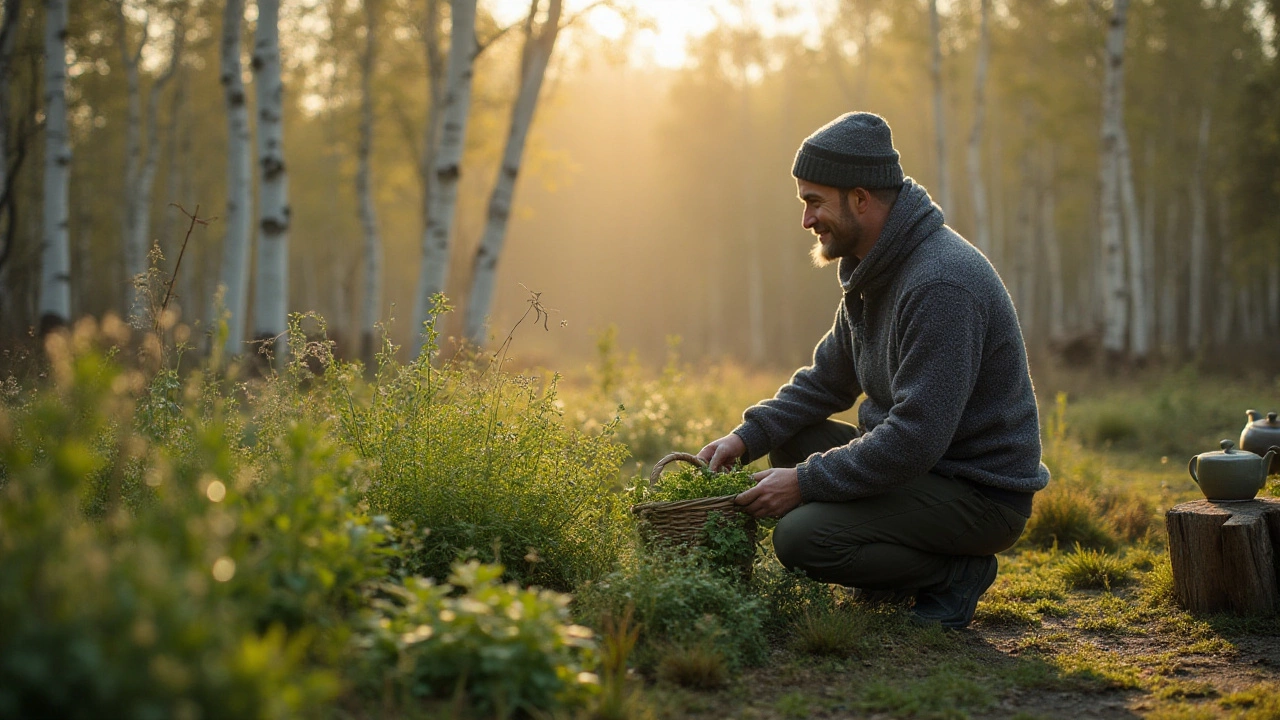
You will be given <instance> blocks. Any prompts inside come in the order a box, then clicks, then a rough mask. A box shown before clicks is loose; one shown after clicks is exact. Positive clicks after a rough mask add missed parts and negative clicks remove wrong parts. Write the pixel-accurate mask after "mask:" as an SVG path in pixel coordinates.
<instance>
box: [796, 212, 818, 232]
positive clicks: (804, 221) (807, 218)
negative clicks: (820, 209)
mask: <svg viewBox="0 0 1280 720" xmlns="http://www.w3.org/2000/svg"><path fill="white" fill-rule="evenodd" d="M817 221H818V219H817V218H816V217H814V216H813V214H812V213H810V212H809V211H807V210H806V211H805V213H804V215H803V217H801V219H800V225H801V227H803V228H804V229H805V230H808V229H809V228H812V227H813V225H814V223H816V222H817Z"/></svg>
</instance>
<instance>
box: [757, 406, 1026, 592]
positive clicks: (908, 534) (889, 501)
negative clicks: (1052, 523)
mask: <svg viewBox="0 0 1280 720" xmlns="http://www.w3.org/2000/svg"><path fill="white" fill-rule="evenodd" d="M858 435H859V431H858V429H857V428H855V427H854V426H852V425H849V424H848V423H842V422H839V421H836V420H826V421H824V422H821V423H818V424H817V425H813V426H810V427H808V428H806V429H804V430H802V431H801V432H800V433H799V434H798V435H796V436H795V437H794V438H792V439H791V440H790V441H788V442H786V443H784V444H783V445H782V446H781V447H779V448H777V449H775V450H774V451H773V452H772V453H770V454H769V462H770V464H772V465H773V466H774V467H795V466H796V465H797V464H798V463H800V462H802V461H804V460H805V459H806V458H808V457H809V456H810V455H812V454H813V453H815V452H825V451H826V450H830V449H831V448H833V447H838V446H840V445H845V444H847V443H848V442H849V441H850V440H852V439H853V438H855V437H857V436H858ZM1026 522H1027V518H1025V517H1023V516H1022V515H1020V514H1019V513H1018V512H1016V511H1015V510H1013V509H1012V508H1009V507H1006V506H1005V505H1002V504H1000V503H998V502H995V501H994V500H991V499H990V498H988V497H987V496H985V495H983V494H982V493H980V492H978V491H977V490H975V489H974V488H973V486H971V485H970V484H969V483H967V482H965V481H963V480H955V479H951V478H946V477H942V476H940V475H935V474H933V473H928V474H925V475H922V476H920V477H918V478H915V479H914V480H911V481H910V482H907V483H905V484H903V485H901V486H898V487H895V488H893V489H891V490H889V491H887V492H884V493H881V494H879V495H874V496H871V497H868V498H862V499H859V500H852V501H849V502H811V503H805V504H803V505H800V506H799V507H797V508H796V509H794V510H792V511H791V512H789V513H787V514H786V516H785V517H783V518H782V519H781V520H779V521H778V525H777V527H776V528H775V529H774V531H773V547H774V550H775V551H776V552H777V553H778V559H779V560H780V561H782V564H783V565H785V566H786V567H787V568H790V569H799V570H803V571H804V572H805V573H806V574H807V575H808V576H809V577H811V578H813V579H815V580H820V581H822V582H828V583H836V584H839V585H845V586H849V587H858V588H862V589H865V590H897V591H901V590H908V591H915V590H921V589H925V590H928V589H938V588H943V587H945V586H946V585H947V584H948V583H949V582H950V579H951V575H952V569H953V568H954V567H955V566H956V565H957V563H958V561H960V560H961V559H962V556H966V555H994V554H995V553H997V552H1000V551H1001V550H1004V549H1006V548H1008V547H1010V546H1012V545H1013V544H1014V542H1016V541H1017V540H1018V536H1019V535H1021V534H1022V529H1023V527H1024V526H1025V525H1026Z"/></svg>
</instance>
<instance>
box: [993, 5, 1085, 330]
mask: <svg viewBox="0 0 1280 720" xmlns="http://www.w3.org/2000/svg"><path fill="white" fill-rule="evenodd" d="M984 2H985V0H984ZM1046 155H1047V156H1048V157H1047V160H1046V162H1045V169H1044V180H1043V182H1042V183H1041V188H1040V189H1041V193H1042V194H1041V196H1040V203H1039V205H1040V234H1041V238H1042V242H1043V243H1044V257H1045V272H1046V273H1047V274H1048V276H1049V340H1050V341H1051V342H1058V341H1061V340H1062V339H1063V338H1065V337H1066V335H1067V324H1066V293H1065V292H1064V289H1063V288H1064V283H1063V278H1062V272H1063V271H1062V244H1061V243H1060V242H1059V241H1058V208H1057V193H1056V188H1055V187H1054V186H1055V182H1054V169H1055V165H1054V153H1053V150H1052V147H1050V149H1049V151H1048V152H1047V153H1046Z"/></svg>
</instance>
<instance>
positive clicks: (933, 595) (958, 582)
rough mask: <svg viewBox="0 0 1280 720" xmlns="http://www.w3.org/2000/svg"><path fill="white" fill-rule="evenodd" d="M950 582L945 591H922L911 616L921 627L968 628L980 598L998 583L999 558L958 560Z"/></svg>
mask: <svg viewBox="0 0 1280 720" xmlns="http://www.w3.org/2000/svg"><path fill="white" fill-rule="evenodd" d="M959 560H960V561H959V562H957V563H956V568H955V570H954V571H953V572H952V574H951V579H950V581H949V582H948V583H947V584H946V585H945V586H942V587H937V588H929V589H927V590H921V591H920V592H919V593H917V594H916V604H915V607H914V608H912V610H911V612H912V614H913V615H914V616H915V618H914V619H915V621H916V622H917V623H919V624H921V625H931V624H933V623H938V624H941V625H942V627H945V628H963V627H967V626H968V625H969V623H970V622H972V621H973V613H974V611H975V610H976V609H977V607H978V598H980V597H982V593H984V592H986V591H987V588H989V587H991V583H993V582H995V580H996V568H997V565H998V564H997V562H996V556H995V555H983V556H970V557H965V558H961V559H959Z"/></svg>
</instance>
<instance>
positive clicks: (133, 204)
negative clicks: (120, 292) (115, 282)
mask: <svg viewBox="0 0 1280 720" xmlns="http://www.w3.org/2000/svg"><path fill="white" fill-rule="evenodd" d="M147 25H148V23H147V22H146V21H144V22H143V25H142V39H140V40H139V41H138V49H137V51H136V52H130V51H129V40H128V29H129V23H128V20H126V19H125V16H124V3H123V2H120V3H118V4H117V5H116V45H117V46H118V47H119V49H120V61H121V64H122V66H123V68H124V77H125V93H126V101H125V124H124V217H123V223H122V227H121V231H120V237H121V241H122V243H123V245H124V248H123V250H124V252H123V253H121V254H122V255H123V257H124V281H125V288H126V291H125V295H124V296H125V305H124V313H123V314H124V316H125V317H127V318H141V317H142V316H143V315H145V314H146V308H145V307H143V306H142V302H143V301H142V296H141V294H140V293H139V287H138V283H139V282H140V281H141V279H142V278H140V277H139V276H140V275H142V273H143V272H145V271H146V269H147V268H146V265H147V241H146V237H145V236H143V237H139V236H138V232H137V227H138V223H139V220H138V217H137V215H138V197H137V196H138V175H139V172H140V170H139V168H140V166H141V164H142V91H141V89H140V85H141V83H140V81H139V79H138V63H139V62H140V61H141V59H142V53H143V50H145V49H146V46H147Z"/></svg>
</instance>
